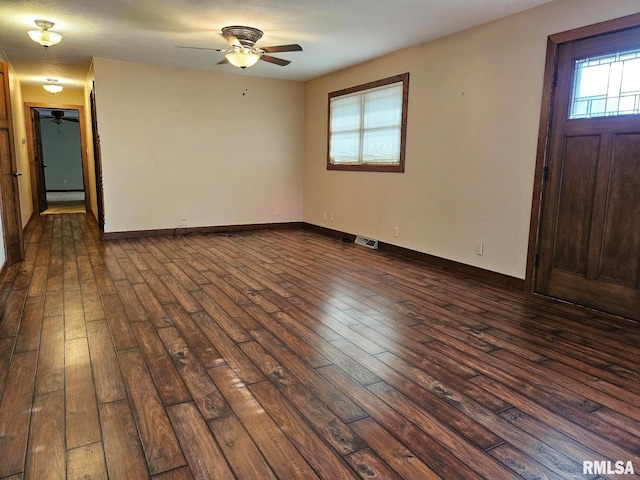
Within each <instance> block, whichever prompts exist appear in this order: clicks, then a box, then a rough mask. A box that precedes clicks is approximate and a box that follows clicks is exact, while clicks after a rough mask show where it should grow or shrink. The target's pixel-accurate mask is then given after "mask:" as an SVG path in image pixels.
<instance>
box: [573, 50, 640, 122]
mask: <svg viewBox="0 0 640 480" xmlns="http://www.w3.org/2000/svg"><path fill="white" fill-rule="evenodd" d="M630 114H640V49H636V50H628V51H625V52H617V53H612V54H607V55H601V56H597V57H589V58H581V59H579V60H576V62H575V67H574V73H573V91H572V92H571V106H570V111H569V119H570V120H572V119H576V118H593V117H609V116H614V115H630Z"/></svg>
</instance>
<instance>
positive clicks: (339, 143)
mask: <svg viewBox="0 0 640 480" xmlns="http://www.w3.org/2000/svg"><path fill="white" fill-rule="evenodd" d="M329 156H330V158H331V160H332V161H333V163H355V162H359V161H360V131H355V132H340V133H334V134H332V135H331V151H330V152H329Z"/></svg>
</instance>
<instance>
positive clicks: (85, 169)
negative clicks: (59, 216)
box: [24, 102, 91, 214]
mask: <svg viewBox="0 0 640 480" xmlns="http://www.w3.org/2000/svg"><path fill="white" fill-rule="evenodd" d="M35 108H53V109H61V110H77V111H78V125H79V127H80V154H81V157H82V185H83V187H84V205H85V211H86V212H87V213H90V212H91V198H90V196H91V189H90V188H89V163H88V159H87V138H86V137H87V133H86V125H85V115H84V105H72V104H63V103H41V102H25V104H24V112H25V123H26V124H27V125H26V127H27V151H28V155H29V173H30V176H31V202H32V204H33V213H34V214H36V212H39V207H38V185H37V184H36V181H37V177H36V175H37V172H36V162H35V148H36V146H35V143H34V136H33V135H34V126H33V121H32V120H31V118H32V117H31V109H35Z"/></svg>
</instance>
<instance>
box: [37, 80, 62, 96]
mask: <svg viewBox="0 0 640 480" xmlns="http://www.w3.org/2000/svg"><path fill="white" fill-rule="evenodd" d="M47 82H48V83H45V84H44V85H42V88H44V89H45V90H46V91H47V92H49V93H51V94H53V95H55V94H56V93H60V92H61V91H62V90H64V87H63V86H62V85H58V83H57V82H58V80H56V79H55V78H47Z"/></svg>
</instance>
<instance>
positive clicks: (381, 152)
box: [327, 73, 409, 172]
mask: <svg viewBox="0 0 640 480" xmlns="http://www.w3.org/2000/svg"><path fill="white" fill-rule="evenodd" d="M408 96H409V74H408V73H403V74H401V75H396V76H394V77H389V78H385V79H383V80H378V81H376V82H371V83H366V84H364V85H358V86H357V87H352V88H347V89H345V90H339V91H337V92H332V93H330V94H329V135H328V138H329V148H328V158H327V169H329V170H361V171H368V172H404V148H405V143H406V140H405V138H406V131H407V99H408Z"/></svg>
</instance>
